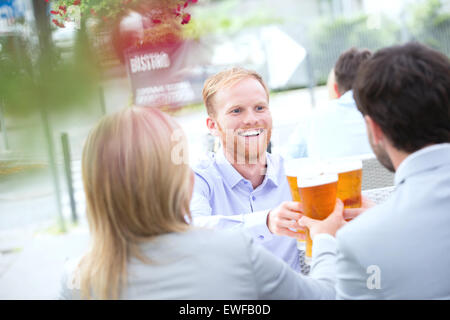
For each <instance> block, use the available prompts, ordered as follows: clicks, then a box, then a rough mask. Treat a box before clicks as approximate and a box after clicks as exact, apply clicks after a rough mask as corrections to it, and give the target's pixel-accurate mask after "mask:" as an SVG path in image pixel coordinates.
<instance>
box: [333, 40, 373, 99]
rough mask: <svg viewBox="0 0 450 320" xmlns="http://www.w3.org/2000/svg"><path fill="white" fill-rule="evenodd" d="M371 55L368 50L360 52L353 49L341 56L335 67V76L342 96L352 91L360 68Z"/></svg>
mask: <svg viewBox="0 0 450 320" xmlns="http://www.w3.org/2000/svg"><path fill="white" fill-rule="evenodd" d="M371 55H372V53H371V52H370V51H369V50H367V49H360V50H359V49H357V48H354V47H353V48H351V49H349V50H347V51H345V52H343V53H342V54H341V55H340V56H339V58H338V60H337V61H336V64H335V65H334V75H335V79H336V83H337V86H338V91H339V93H340V94H344V93H345V92H347V91H348V90H351V89H352V87H353V83H354V82H355V78H356V72H357V71H358V68H359V66H360V65H361V63H362V62H364V61H366V60H367V59H369V58H370V56H371Z"/></svg>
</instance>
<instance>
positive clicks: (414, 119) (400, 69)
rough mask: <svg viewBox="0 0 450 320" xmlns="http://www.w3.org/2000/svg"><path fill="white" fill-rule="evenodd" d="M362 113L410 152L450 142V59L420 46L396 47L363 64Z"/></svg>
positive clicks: (358, 96)
mask: <svg viewBox="0 0 450 320" xmlns="http://www.w3.org/2000/svg"><path fill="white" fill-rule="evenodd" d="M353 89H354V97H355V101H356V104H357V106H358V109H359V111H361V113H362V114H363V115H368V116H370V117H371V118H372V120H373V121H374V122H375V123H376V124H378V125H379V126H380V128H381V130H382V131H383V133H384V134H385V135H386V136H387V138H388V139H389V140H390V141H391V142H392V143H393V145H394V147H395V148H397V149H398V150H402V151H405V152H408V153H411V152H414V151H417V150H419V149H421V148H423V147H425V146H427V145H430V144H436V143H445V142H450V60H449V59H448V58H447V57H446V56H445V55H444V54H442V53H440V52H438V51H436V50H433V49H431V48H428V47H426V46H424V45H422V44H420V43H416V42H412V43H407V44H405V45H399V46H392V47H388V48H384V49H381V50H379V51H378V52H376V53H375V54H374V55H373V56H372V57H371V58H370V59H369V60H368V61H366V62H364V63H363V64H362V65H361V66H360V68H359V71H358V74H357V77H356V80H355V84H354V88H353Z"/></svg>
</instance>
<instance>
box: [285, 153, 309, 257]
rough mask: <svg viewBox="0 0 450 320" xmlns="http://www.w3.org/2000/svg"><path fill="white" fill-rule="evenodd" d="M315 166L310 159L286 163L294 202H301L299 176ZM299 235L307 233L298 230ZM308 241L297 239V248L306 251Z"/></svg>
mask: <svg viewBox="0 0 450 320" xmlns="http://www.w3.org/2000/svg"><path fill="white" fill-rule="evenodd" d="M313 165H314V162H313V160H311V159H309V158H300V159H289V160H286V161H285V163H284V170H285V173H286V178H287V181H288V184H289V189H290V191H291V195H292V201H297V202H301V199H300V193H299V189H298V184H297V175H298V174H299V173H300V172H301V171H302V170H303V169H304V168H310V167H312V166H313ZM296 231H297V232H298V233H303V234H304V233H305V231H303V230H296ZM305 242H306V240H300V239H297V248H298V249H299V250H305V245H306V244H305Z"/></svg>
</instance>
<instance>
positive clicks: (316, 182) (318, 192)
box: [297, 172, 338, 263]
mask: <svg viewBox="0 0 450 320" xmlns="http://www.w3.org/2000/svg"><path fill="white" fill-rule="evenodd" d="M297 181H298V187H299V191H300V198H301V201H302V203H303V213H304V214H305V215H306V216H307V217H310V218H313V219H317V220H324V219H326V218H327V217H328V216H329V215H330V213H332V212H333V210H334V206H335V205H336V196H337V184H338V175H337V174H336V173H331V172H327V173H323V172H322V173H318V172H309V173H305V174H302V175H299V176H298V177H297ZM311 258H312V240H311V237H310V235H309V230H308V231H307V237H306V252H305V262H306V263H310V262H311Z"/></svg>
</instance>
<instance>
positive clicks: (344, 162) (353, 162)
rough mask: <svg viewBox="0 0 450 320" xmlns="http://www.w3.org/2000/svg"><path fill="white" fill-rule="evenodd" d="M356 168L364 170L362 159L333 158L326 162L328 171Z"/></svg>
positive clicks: (338, 171) (342, 171) (348, 170)
mask: <svg viewBox="0 0 450 320" xmlns="http://www.w3.org/2000/svg"><path fill="white" fill-rule="evenodd" d="M355 170H362V161H361V160H360V159H339V160H332V161H328V162H327V164H326V171H327V172H336V173H344V172H350V171H355Z"/></svg>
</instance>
